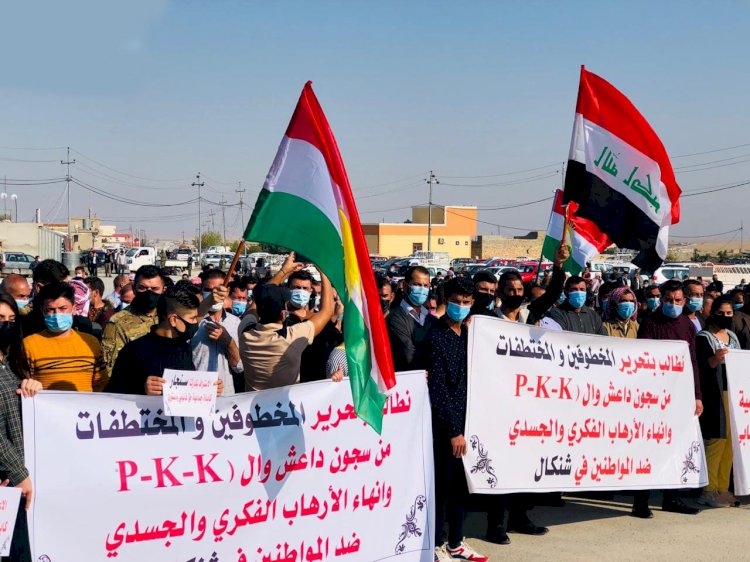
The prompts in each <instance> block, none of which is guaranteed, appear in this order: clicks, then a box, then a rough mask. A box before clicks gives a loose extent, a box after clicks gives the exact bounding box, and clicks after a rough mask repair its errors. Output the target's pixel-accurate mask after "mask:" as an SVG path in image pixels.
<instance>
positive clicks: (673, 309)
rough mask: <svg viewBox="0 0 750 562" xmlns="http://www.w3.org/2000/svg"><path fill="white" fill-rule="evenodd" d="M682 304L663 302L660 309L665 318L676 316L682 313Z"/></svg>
mask: <svg viewBox="0 0 750 562" xmlns="http://www.w3.org/2000/svg"><path fill="white" fill-rule="evenodd" d="M682 309H683V306H682V305H681V304H672V303H671V302H664V303H662V305H661V311H662V312H663V313H664V316H666V317H667V318H677V317H679V316H680V314H682Z"/></svg>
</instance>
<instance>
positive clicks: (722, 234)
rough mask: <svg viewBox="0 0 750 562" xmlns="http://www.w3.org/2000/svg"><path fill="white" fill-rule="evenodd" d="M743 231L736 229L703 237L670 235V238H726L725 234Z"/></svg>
mask: <svg viewBox="0 0 750 562" xmlns="http://www.w3.org/2000/svg"><path fill="white" fill-rule="evenodd" d="M741 230H742V228H735V229H733V230H727V231H726V232H717V233H715V234H704V235H701V236H687V235H684V234H683V235H681V236H677V235H676V234H670V236H671V237H672V238H713V237H714V236H724V235H725V234H732V233H734V232H739V231H741Z"/></svg>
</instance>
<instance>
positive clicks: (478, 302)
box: [471, 269, 497, 316]
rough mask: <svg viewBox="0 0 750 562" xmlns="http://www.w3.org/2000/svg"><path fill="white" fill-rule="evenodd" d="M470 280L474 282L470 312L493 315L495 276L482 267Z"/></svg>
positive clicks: (495, 287)
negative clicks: (472, 302)
mask: <svg viewBox="0 0 750 562" xmlns="http://www.w3.org/2000/svg"><path fill="white" fill-rule="evenodd" d="M471 282H472V283H474V295H473V296H474V304H473V306H472V308H471V314H472V315H474V314H483V315H487V316H494V315H495V294H496V292H497V277H495V275H494V274H493V273H491V272H489V271H487V270H484V269H483V270H481V271H477V272H476V273H475V274H474V277H472V278H471Z"/></svg>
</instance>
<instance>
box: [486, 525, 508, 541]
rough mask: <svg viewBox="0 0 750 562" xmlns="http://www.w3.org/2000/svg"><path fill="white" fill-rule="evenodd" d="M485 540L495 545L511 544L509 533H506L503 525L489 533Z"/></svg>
mask: <svg viewBox="0 0 750 562" xmlns="http://www.w3.org/2000/svg"><path fill="white" fill-rule="evenodd" d="M485 538H486V540H487V542H491V543H494V544H510V538H508V533H506V532H505V529H503V527H502V525H498V526H497V527H495V528H494V529H491V530H489V531H487V536H486V537H485Z"/></svg>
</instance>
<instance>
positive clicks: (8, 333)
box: [0, 322, 18, 352]
mask: <svg viewBox="0 0 750 562" xmlns="http://www.w3.org/2000/svg"><path fill="white" fill-rule="evenodd" d="M17 335H18V332H17V331H16V323H15V322H0V350H2V351H3V352H6V351H8V348H10V344H11V343H12V342H13V339H14V338H15V337H16V336H17Z"/></svg>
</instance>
